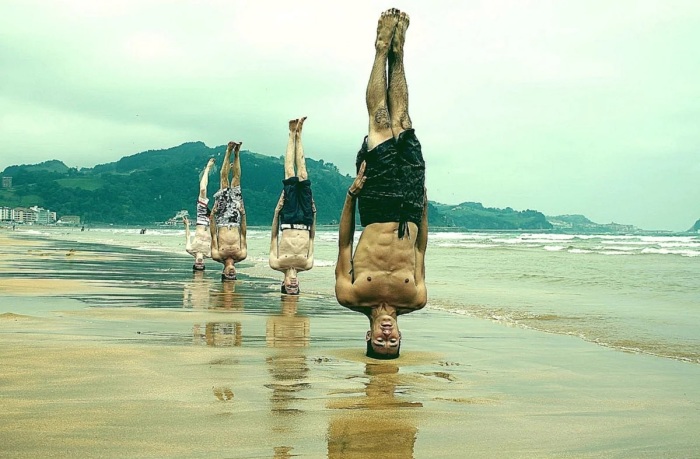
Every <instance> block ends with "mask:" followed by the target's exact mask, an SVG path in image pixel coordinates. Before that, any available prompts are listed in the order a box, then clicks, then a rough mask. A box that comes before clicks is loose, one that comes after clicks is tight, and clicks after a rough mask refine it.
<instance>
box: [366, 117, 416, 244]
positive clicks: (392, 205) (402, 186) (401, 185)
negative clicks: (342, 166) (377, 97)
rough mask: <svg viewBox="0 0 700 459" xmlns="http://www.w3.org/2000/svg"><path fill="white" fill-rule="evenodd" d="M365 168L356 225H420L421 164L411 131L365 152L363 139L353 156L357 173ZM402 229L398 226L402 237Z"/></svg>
mask: <svg viewBox="0 0 700 459" xmlns="http://www.w3.org/2000/svg"><path fill="white" fill-rule="evenodd" d="M362 161H365V162H366V166H365V177H367V178H366V179H365V184H364V186H363V187H362V190H361V191H360V197H359V198H358V204H359V210H360V223H361V224H362V226H367V225H370V224H372V223H384V222H399V223H404V224H405V223H406V222H413V223H415V224H416V225H420V221H421V219H422V217H423V206H424V200H425V161H424V160H423V153H422V152H421V145H420V142H419V141H418V138H417V137H416V134H415V131H414V130H413V129H408V130H406V131H404V132H402V133H401V134H400V135H399V138H398V139H393V138H391V139H389V140H387V141H385V142H383V143H381V144H379V145H377V146H376V147H374V148H373V149H372V150H371V151H367V137H365V140H364V142H363V143H362V148H361V149H360V151H359V153H358V154H357V160H356V161H355V165H356V167H357V170H358V171H359V169H360V165H361V164H362ZM404 228H405V225H400V226H399V237H403V232H404Z"/></svg>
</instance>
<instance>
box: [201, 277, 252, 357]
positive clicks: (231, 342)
mask: <svg viewBox="0 0 700 459" xmlns="http://www.w3.org/2000/svg"><path fill="white" fill-rule="evenodd" d="M198 274H200V273H198ZM235 285H236V283H235V282H221V283H217V284H216V289H215V290H214V291H212V292H211V298H210V299H209V300H208V301H209V303H208V304H209V306H208V307H209V309H215V310H226V311H243V296H242V295H238V294H237V293H236V287H235ZM207 293H210V292H209V290H208V289H207ZM192 335H193V337H194V343H195V344H203V345H207V346H218V347H231V346H240V345H241V344H242V343H243V332H242V330H241V323H240V322H207V323H205V324H194V326H193V327H192Z"/></svg>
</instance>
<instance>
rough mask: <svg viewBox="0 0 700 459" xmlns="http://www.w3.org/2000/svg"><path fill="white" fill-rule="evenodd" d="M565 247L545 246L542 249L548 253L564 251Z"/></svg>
mask: <svg viewBox="0 0 700 459" xmlns="http://www.w3.org/2000/svg"><path fill="white" fill-rule="evenodd" d="M565 248H566V247H564V246H563V245H545V246H544V249H545V250H547V251H549V252H559V251H561V250H564V249H565Z"/></svg>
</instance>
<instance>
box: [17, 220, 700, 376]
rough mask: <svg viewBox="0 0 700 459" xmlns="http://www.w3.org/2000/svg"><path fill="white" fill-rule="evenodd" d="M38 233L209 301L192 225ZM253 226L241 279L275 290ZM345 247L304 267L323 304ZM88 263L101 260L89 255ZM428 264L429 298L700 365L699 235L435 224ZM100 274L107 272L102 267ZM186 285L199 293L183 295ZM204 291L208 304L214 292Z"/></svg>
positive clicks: (325, 238) (218, 295)
mask: <svg viewBox="0 0 700 459" xmlns="http://www.w3.org/2000/svg"><path fill="white" fill-rule="evenodd" d="M36 233H40V234H42V235H43V236H48V237H50V238H55V239H63V240H68V241H74V242H75V243H76V244H78V245H76V246H75V247H76V250H79V249H80V245H79V244H80V243H103V244H110V245H116V246H124V247H129V248H135V249H137V250H140V251H141V252H142V253H143V254H145V255H146V256H145V258H142V261H141V262H140V263H142V264H143V269H142V270H140V273H139V274H138V276H134V275H133V274H129V270H128V269H125V272H124V276H126V277H125V280H129V282H134V283H138V284H141V285H143V284H149V285H151V284H152V285H151V287H152V288H154V289H159V290H161V291H165V292H169V293H168V294H167V295H166V294H165V293H163V294H162V295H161V297H159V298H158V301H153V302H149V301H148V300H147V299H146V300H142V301H143V302H144V303H145V304H146V305H149V304H150V305H151V307H163V306H168V307H169V306H172V305H173V304H183V306H184V307H203V306H202V305H201V304H200V306H197V304H196V303H197V301H198V300H197V294H196V290H197V287H196V278H195V277H192V274H191V273H190V271H189V268H190V265H191V258H190V257H189V256H188V255H187V254H186V253H185V252H184V231H183V230H180V229H160V228H159V229H149V230H148V231H147V232H146V234H143V235H142V234H139V229H138V228H114V227H110V228H91V229H90V230H89V231H85V232H80V231H78V230H77V229H58V228H52V229H38V230H29V231H28V232H27V235H28V236H31V235H32V234H36ZM248 235H249V236H248V239H249V242H248V245H249V258H248V259H247V260H246V261H244V262H243V263H241V265H240V269H239V271H240V273H241V278H242V279H248V281H249V282H253V283H255V285H256V286H257V287H256V289H260V290H259V291H262V292H270V294H272V293H274V292H276V291H277V289H278V288H279V287H278V285H279V281H280V280H281V275H280V274H279V273H277V272H275V271H273V270H271V269H270V268H269V267H268V266H267V254H268V252H269V230H268V229H267V228H257V229H251V230H249V232H248ZM336 245H337V233H336V232H335V231H331V230H328V231H324V230H321V231H319V232H318V233H317V238H316V244H315V247H316V254H315V255H316V257H315V258H316V263H315V267H314V269H313V270H311V271H309V272H305V273H302V274H301V275H300V280H301V283H302V290H303V292H304V293H305V296H312V297H315V298H316V300H315V301H317V302H318V305H317V307H315V308H314V310H315V313H324V312H326V311H332V310H333V309H334V308H338V307H339V306H338V305H337V303H336V302H335V300H334V298H333V282H334V278H333V269H334V265H335V257H336V253H337V251H336V250H337V249H336ZM105 250H106V253H105V254H104V256H105V257H109V256H110V253H108V252H109V249H105ZM79 269H81V270H91V269H94V266H91V264H90V260H86V261H85V262H84V263H81V264H80V268H79ZM207 269H208V270H207V271H206V274H205V276H204V279H203V280H202V282H205V283H207V287H206V288H207V290H208V291H209V292H213V300H214V301H219V303H221V304H225V302H226V300H225V293H222V292H220V290H221V288H222V287H221V283H220V282H219V281H218V279H217V276H218V271H219V269H220V265H219V264H218V263H215V262H212V261H211V260H208V261H207ZM71 272H73V274H75V275H79V274H80V273H78V272H77V271H71V270H64V269H61V270H60V274H57V275H61V276H66V277H70V276H71ZM426 273H427V284H428V293H429V302H428V308H432V309H440V310H444V311H448V312H450V313H453V314H468V315H471V316H475V317H479V318H482V319H485V320H491V321H497V322H499V323H502V324H503V325H506V326H522V327H529V328H533V329H537V330H540V331H545V332H551V333H559V334H569V335H573V336H577V337H580V338H581V339H584V340H587V341H590V342H594V343H597V344H600V345H604V346H609V347H612V348H616V349H621V350H625V351H633V352H643V353H648V354H653V355H657V356H662V357H667V358H673V359H680V360H685V361H689V362H693V363H700V330H699V328H700V326H699V325H698V324H700V237H698V236H695V235H689V236H685V235H684V236H670V235H664V234H660V235H644V236H627V235H623V236H613V235H561V234H528V233H522V234H515V233H469V232H437V233H431V234H430V237H429V246H428V253H427V258H426ZM93 276H94V278H95V279H99V278H100V274H99V271H95V272H94V274H93ZM129 276H131V277H132V278H129ZM202 288H203V287H201V286H200V287H199V289H200V290H202ZM183 289H184V292H183ZM253 294H254V295H257V293H253ZM187 295H190V296H191V298H190V299H189V300H186V299H183V298H186V297H187ZM199 297H200V300H199V302H200V303H202V302H203V301H205V300H204V298H206V294H204V293H200V294H199ZM237 298H244V296H241V295H237ZM103 301H105V302H110V303H115V302H118V301H122V302H125V301H126V299H120V300H116V299H114V298H110V299H104V300H103ZM188 301H189V304H188ZM243 301H244V300H243ZM409 317H410V316H408V317H407V318H406V320H410V318H409ZM467 332H468V330H467Z"/></svg>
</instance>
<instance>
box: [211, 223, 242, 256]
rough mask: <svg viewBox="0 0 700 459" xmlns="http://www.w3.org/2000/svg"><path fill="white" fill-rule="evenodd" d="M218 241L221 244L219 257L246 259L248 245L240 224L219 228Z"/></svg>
mask: <svg viewBox="0 0 700 459" xmlns="http://www.w3.org/2000/svg"><path fill="white" fill-rule="evenodd" d="M217 231H218V236H217V241H218V245H219V254H218V255H219V258H220V259H226V258H233V260H234V261H241V260H244V259H245V255H246V254H247V250H246V249H247V247H246V241H245V238H244V237H242V236H241V230H240V227H238V226H232V227H230V228H229V227H227V226H224V227H221V228H218V230H217Z"/></svg>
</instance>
